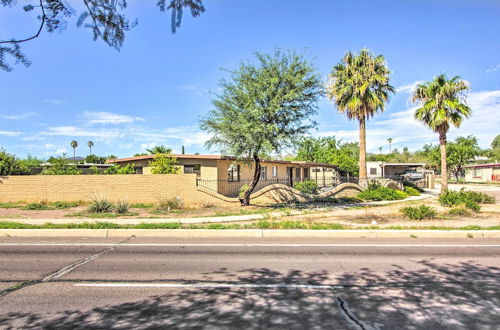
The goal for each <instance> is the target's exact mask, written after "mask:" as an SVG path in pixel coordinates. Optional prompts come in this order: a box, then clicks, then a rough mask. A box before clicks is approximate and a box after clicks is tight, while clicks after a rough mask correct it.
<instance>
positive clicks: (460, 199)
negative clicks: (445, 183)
mask: <svg viewBox="0 0 500 330" xmlns="http://www.w3.org/2000/svg"><path fill="white" fill-rule="evenodd" d="M438 200H439V203H440V204H441V205H443V206H448V207H452V206H457V205H465V207H467V208H468V209H471V210H473V211H474V212H479V211H480V210H481V207H480V206H479V204H491V203H495V198H494V197H492V196H490V195H487V194H485V193H481V192H477V191H467V190H464V189H462V190H460V191H451V190H448V191H446V192H445V193H443V194H441V195H440V196H439V199H438Z"/></svg>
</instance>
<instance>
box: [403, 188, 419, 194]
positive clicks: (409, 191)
mask: <svg viewBox="0 0 500 330" xmlns="http://www.w3.org/2000/svg"><path fill="white" fill-rule="evenodd" d="M404 191H405V193H406V194H407V195H408V196H420V191H418V190H417V189H415V188H413V187H410V186H405V190H404Z"/></svg>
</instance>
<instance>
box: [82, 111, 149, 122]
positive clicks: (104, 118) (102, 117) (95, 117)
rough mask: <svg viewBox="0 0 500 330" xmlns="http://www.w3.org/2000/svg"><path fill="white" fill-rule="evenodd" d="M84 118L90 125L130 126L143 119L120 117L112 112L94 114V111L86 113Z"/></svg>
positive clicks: (83, 115)
mask: <svg viewBox="0 0 500 330" xmlns="http://www.w3.org/2000/svg"><path fill="white" fill-rule="evenodd" d="M82 117H84V118H85V120H86V121H87V123H88V124H102V125H106V124H112V125H116V124H129V123H132V122H135V121H142V120H143V119H142V118H141V117H132V116H127V115H120V114H116V113H110V112H105V111H101V112H93V111H85V112H84V113H83V114H82Z"/></svg>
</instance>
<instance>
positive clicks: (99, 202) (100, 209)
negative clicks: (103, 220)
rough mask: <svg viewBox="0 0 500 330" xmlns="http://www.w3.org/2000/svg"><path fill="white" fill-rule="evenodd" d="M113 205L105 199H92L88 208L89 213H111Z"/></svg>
mask: <svg viewBox="0 0 500 330" xmlns="http://www.w3.org/2000/svg"><path fill="white" fill-rule="evenodd" d="M113 207H114V205H113V203H111V202H110V201H109V200H107V199H106V198H102V199H94V200H93V201H92V202H91V203H90V206H89V212H90V213H111V212H112V211H113Z"/></svg>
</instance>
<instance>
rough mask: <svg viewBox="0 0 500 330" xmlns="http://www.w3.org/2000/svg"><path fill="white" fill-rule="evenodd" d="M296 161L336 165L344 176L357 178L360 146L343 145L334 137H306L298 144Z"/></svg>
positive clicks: (355, 144) (351, 143)
mask: <svg viewBox="0 0 500 330" xmlns="http://www.w3.org/2000/svg"><path fill="white" fill-rule="evenodd" d="M295 160H301V161H310V162H318V163H327V164H335V165H337V166H338V168H337V170H338V171H339V173H340V175H342V176H357V175H358V171H359V166H358V160H359V145H358V143H356V142H347V143H343V142H342V140H337V139H336V138H335V137H334V136H331V137H322V138H314V137H304V138H302V139H301V140H300V141H298V143H297V156H296V157H295Z"/></svg>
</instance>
